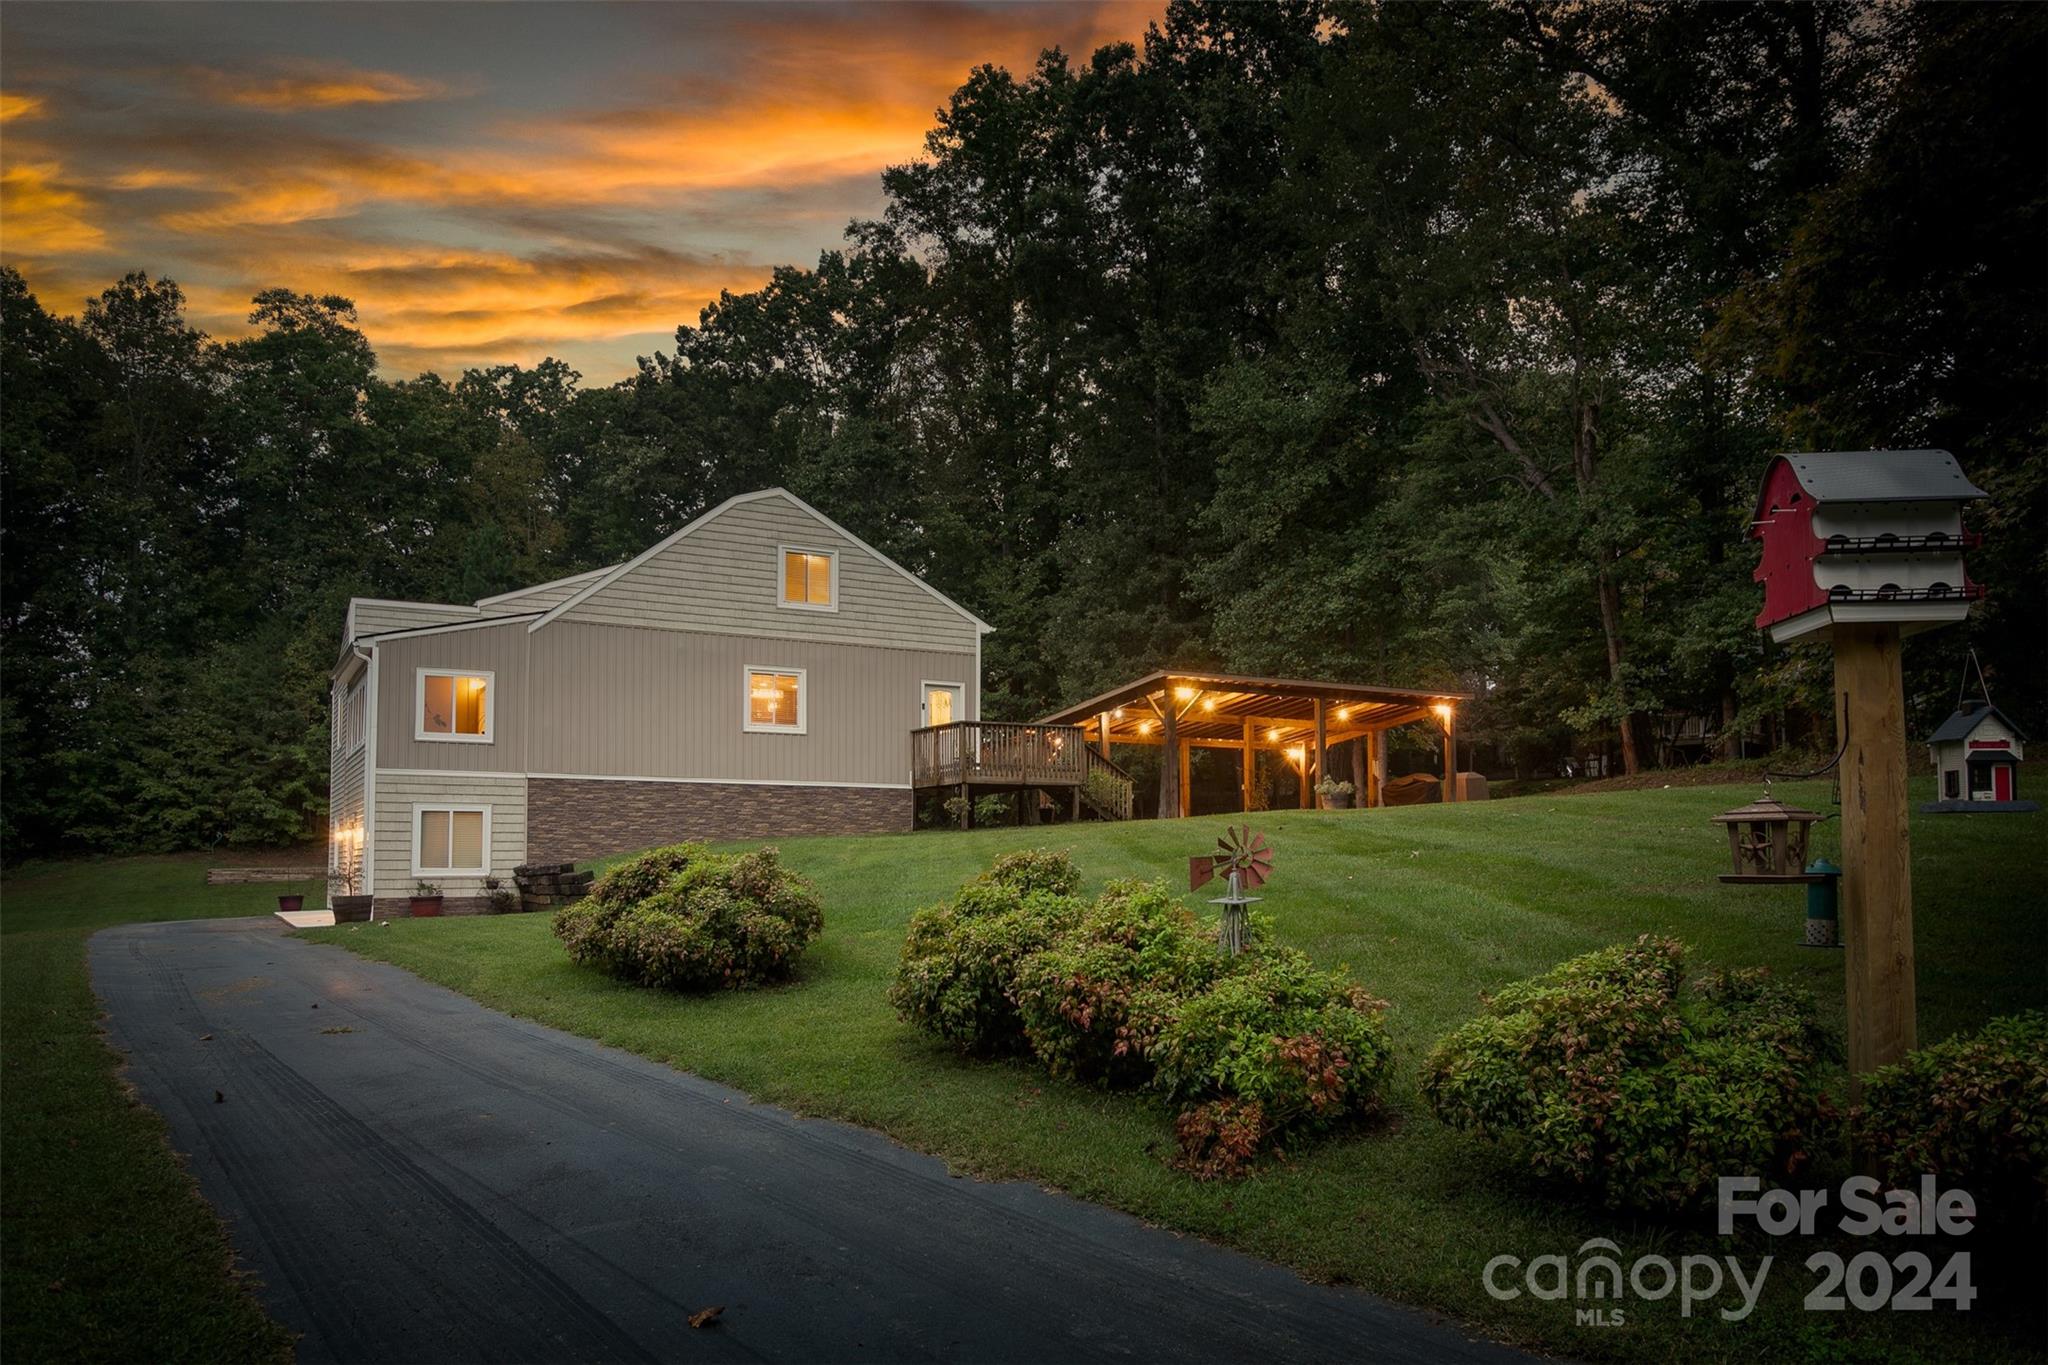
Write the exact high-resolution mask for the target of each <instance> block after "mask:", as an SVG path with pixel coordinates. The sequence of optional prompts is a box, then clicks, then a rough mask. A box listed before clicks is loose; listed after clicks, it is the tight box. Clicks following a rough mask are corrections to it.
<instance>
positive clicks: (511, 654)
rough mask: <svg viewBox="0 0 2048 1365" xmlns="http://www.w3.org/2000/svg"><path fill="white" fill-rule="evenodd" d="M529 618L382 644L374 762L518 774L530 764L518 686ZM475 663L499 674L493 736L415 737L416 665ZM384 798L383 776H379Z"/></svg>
mask: <svg viewBox="0 0 2048 1365" xmlns="http://www.w3.org/2000/svg"><path fill="white" fill-rule="evenodd" d="M526 625H527V623H526V622H525V621H507V622H506V623H505V624H503V625H499V626H478V627H476V628H475V629H473V630H451V631H449V632H447V633H446V634H443V635H415V636H411V637H409V638H407V639H402V640H385V641H382V642H380V643H379V644H378V645H377V655H378V660H379V662H378V668H379V673H378V685H377V767H378V769H379V770H380V771H381V770H382V769H385V768H416V769H431V770H435V771H442V770H447V771H460V772H499V773H516V772H524V771H525V769H526V744H525V740H526V733H525V732H526V715H527V713H526V708H525V707H524V706H523V705H522V704H521V701H520V697H519V692H520V689H521V688H522V687H524V686H526V648H527V643H526V642H527V639H528V636H527V633H526ZM421 668H474V669H477V670H479V671H484V672H489V673H492V674H494V675H496V676H495V678H494V682H495V684H496V686H497V689H498V695H497V697H496V698H495V699H493V701H492V702H491V732H492V735H493V739H492V742H491V743H489V744H463V743H454V742H441V741H435V740H422V739H415V738H413V734H414V731H415V730H416V729H417V721H418V717H416V716H415V715H414V714H413V705H414V699H415V695H416V693H415V686H416V683H415V670H417V669H421ZM378 794H379V797H380V802H381V797H382V783H381V781H380V783H379V793H378Z"/></svg>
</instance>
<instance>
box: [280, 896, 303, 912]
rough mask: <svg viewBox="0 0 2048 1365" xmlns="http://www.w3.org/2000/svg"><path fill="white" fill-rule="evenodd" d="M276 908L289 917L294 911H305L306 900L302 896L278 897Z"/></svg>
mask: <svg viewBox="0 0 2048 1365" xmlns="http://www.w3.org/2000/svg"><path fill="white" fill-rule="evenodd" d="M277 908H278V909H280V910H282V911H284V912H285V913H286V914H288V915H289V914H291V913H292V912H293V911H295V910H303V909H305V908H306V898H305V897H304V896H279V897H278V898H277Z"/></svg>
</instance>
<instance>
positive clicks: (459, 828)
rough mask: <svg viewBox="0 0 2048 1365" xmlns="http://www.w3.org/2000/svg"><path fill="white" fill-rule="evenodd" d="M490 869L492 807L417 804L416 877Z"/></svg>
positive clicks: (478, 873)
mask: <svg viewBox="0 0 2048 1365" xmlns="http://www.w3.org/2000/svg"><path fill="white" fill-rule="evenodd" d="M490 869H491V808H490V807H489V806H414V807H413V808H412V873H413V875H414V876H415V877H431V876H441V877H482V876H486V875H488V874H489V872H490Z"/></svg>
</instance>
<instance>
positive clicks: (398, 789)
mask: <svg viewBox="0 0 2048 1365" xmlns="http://www.w3.org/2000/svg"><path fill="white" fill-rule="evenodd" d="M420 806H489V807H490V808H491V818H490V839H491V848H490V855H491V863H490V867H491V875H492V876H495V877H497V878H498V879H499V880H500V881H502V882H503V883H504V884H505V885H506V886H511V885H512V869H513V868H515V867H517V866H518V865H519V864H520V863H522V862H525V861H526V779H525V778H523V777H483V776H478V775H476V774H473V773H452V772H451V773H426V774H415V773H390V772H384V771H382V770H381V769H380V770H379V771H378V773H377V811H376V822H377V827H376V834H375V838H376V841H377V858H376V868H375V869H374V874H373V875H374V877H375V881H376V885H375V887H374V888H373V890H372V894H373V895H378V896H406V895H410V894H412V888H413V883H414V882H415V881H417V880H419V878H418V876H417V875H416V874H415V873H414V872H413V870H412V839H413V834H412V831H413V812H414V810H415V809H416V808H417V807H420ZM428 880H430V881H432V882H434V883H435V884H436V885H437V886H439V887H440V888H441V890H442V893H443V894H444V895H448V896H453V897H466V896H475V895H479V894H481V893H482V889H483V879H482V878H481V877H451V876H447V875H445V874H440V873H434V874H429V877H428Z"/></svg>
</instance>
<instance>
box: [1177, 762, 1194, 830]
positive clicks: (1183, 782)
mask: <svg viewBox="0 0 2048 1365" xmlns="http://www.w3.org/2000/svg"><path fill="white" fill-rule="evenodd" d="M1194 756H1195V746H1194V745H1192V744H1183V745H1181V746H1180V813H1181V816H1182V817H1183V818H1185V817H1187V816H1189V815H1192V814H1194V810H1195V784H1194V780H1193V779H1192V778H1191V777H1190V776H1189V775H1188V763H1189V760H1191V759H1193V758H1194Z"/></svg>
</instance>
